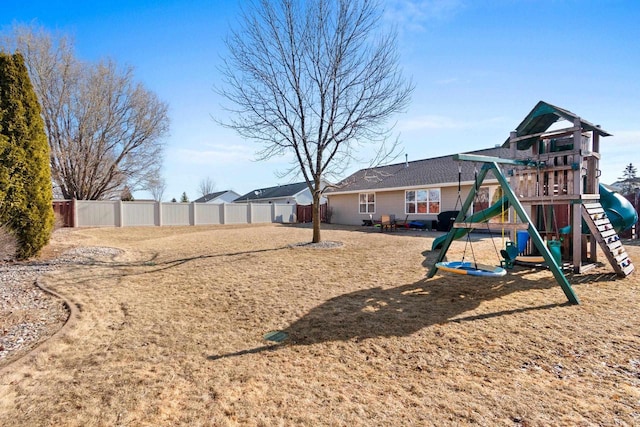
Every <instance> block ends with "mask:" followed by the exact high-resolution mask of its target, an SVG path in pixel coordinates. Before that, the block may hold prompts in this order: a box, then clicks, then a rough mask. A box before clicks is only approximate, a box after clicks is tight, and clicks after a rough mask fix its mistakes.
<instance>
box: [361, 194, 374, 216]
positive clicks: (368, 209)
mask: <svg viewBox="0 0 640 427" xmlns="http://www.w3.org/2000/svg"><path fill="white" fill-rule="evenodd" d="M358 205H359V212H360V213H361V214H365V213H375V211H376V193H360V196H359V203H358Z"/></svg>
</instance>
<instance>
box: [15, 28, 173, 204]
mask: <svg viewBox="0 0 640 427" xmlns="http://www.w3.org/2000/svg"><path fill="white" fill-rule="evenodd" d="M4 44H5V45H8V46H12V47H13V48H15V49H17V50H19V51H20V52H22V53H23V55H24V56H25V60H26V63H27V67H28V68H29V74H30V77H31V80H32V82H33V85H34V88H35V90H36V93H37V95H38V98H39V100H40V103H41V105H42V114H43V117H44V121H45V127H46V131H47V136H48V138H49V145H50V147H51V174H52V179H53V181H54V185H55V187H56V188H58V189H59V190H60V192H61V193H62V195H63V197H65V198H75V199H90V200H94V199H102V198H112V197H119V195H120V194H121V193H122V191H123V189H124V188H125V187H128V188H129V189H130V190H131V191H135V190H136V189H141V188H143V187H144V185H145V184H146V183H147V181H148V179H149V177H151V176H155V175H157V174H158V171H159V169H160V167H161V164H162V151H163V145H162V143H161V138H162V137H163V136H164V135H165V134H166V133H167V132H168V129H169V119H168V113H167V109H168V107H167V105H166V103H164V102H162V101H160V100H159V99H158V98H157V96H156V95H155V94H154V93H152V92H150V91H148V90H147V89H145V88H144V87H143V86H142V85H141V84H139V83H135V82H134V76H133V69H132V68H124V69H121V68H119V67H118V66H117V65H116V64H115V62H113V61H111V60H104V61H101V62H99V63H97V64H90V63H83V62H80V61H78V60H77V59H76V58H75V57H74V54H73V43H72V42H71V41H70V40H69V39H68V38H67V37H65V36H60V35H58V36H52V35H51V34H50V33H48V32H46V31H45V30H44V29H42V28H37V27H35V26H27V27H25V26H16V27H15V28H14V30H13V33H12V35H11V36H9V37H7V38H5V40H4Z"/></svg>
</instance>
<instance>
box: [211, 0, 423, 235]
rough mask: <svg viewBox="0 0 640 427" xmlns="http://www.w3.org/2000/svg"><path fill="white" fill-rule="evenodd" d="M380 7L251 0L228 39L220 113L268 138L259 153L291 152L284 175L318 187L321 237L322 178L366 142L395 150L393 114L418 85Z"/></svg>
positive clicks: (337, 0) (356, 1)
mask: <svg viewBox="0 0 640 427" xmlns="http://www.w3.org/2000/svg"><path fill="white" fill-rule="evenodd" d="M381 15H382V10H381V8H380V4H379V3H378V2H376V1H369V0H307V1H302V0H272V1H270V0H252V1H249V2H248V4H247V6H246V7H245V9H244V10H243V13H242V16H241V17H240V20H239V24H238V28H236V29H235V30H232V31H231V32H230V34H229V36H228V37H227V39H226V45H227V48H228V50H229V56H228V57H227V58H226V59H225V62H224V63H223V65H222V67H221V72H222V75H223V78H224V86H222V87H220V88H218V89H217V91H218V93H219V94H221V95H222V96H224V97H225V98H226V99H227V100H228V101H229V102H230V106H228V107H227V111H228V112H229V113H231V114H230V118H229V119H227V120H226V121H219V122H220V123H221V124H222V125H224V126H227V127H229V128H231V129H234V130H235V131H236V132H237V133H238V134H239V135H240V136H242V137H244V138H247V139H251V140H254V141H257V142H259V143H261V144H262V146H263V147H262V149H261V150H260V151H258V157H259V158H260V159H268V158H271V157H274V156H280V155H283V154H285V153H290V154H292V155H293V157H294V159H295V161H294V164H293V165H292V167H291V168H290V169H289V170H287V171H286V172H285V173H287V174H289V173H290V174H294V173H295V174H298V175H302V176H303V177H304V179H305V180H306V181H307V184H308V186H309V189H310V191H311V192H312V194H313V195H314V204H315V205H316V206H315V207H316V209H314V235H313V241H314V242H318V241H320V221H319V218H317V216H318V215H316V214H317V213H319V200H320V194H321V192H322V188H323V179H325V178H326V177H332V176H334V177H335V176H339V175H340V174H342V173H343V172H344V171H345V170H346V169H347V168H348V167H349V164H350V163H351V162H352V161H354V160H357V159H356V157H355V155H356V153H357V151H358V149H359V148H361V147H362V146H364V145H366V144H372V145H373V146H377V147H378V148H379V151H378V154H377V155H376V156H375V157H376V159H378V160H380V159H385V158H387V157H388V156H389V155H391V153H393V152H394V151H395V148H396V147H397V140H395V142H393V143H391V144H387V142H388V140H389V138H390V132H391V128H390V127H389V126H388V125H387V121H388V120H389V118H390V117H391V116H392V115H393V114H395V113H398V112H401V111H403V110H404V109H405V108H406V107H407V105H408V103H409V100H410V95H411V93H412V91H413V86H412V84H411V83H407V82H406V81H405V79H404V78H403V76H402V73H401V71H400V70H399V68H398V52H397V48H396V44H397V40H396V35H395V33H394V32H391V33H388V34H382V33H380V32H379V29H380V27H379V22H380V20H381Z"/></svg>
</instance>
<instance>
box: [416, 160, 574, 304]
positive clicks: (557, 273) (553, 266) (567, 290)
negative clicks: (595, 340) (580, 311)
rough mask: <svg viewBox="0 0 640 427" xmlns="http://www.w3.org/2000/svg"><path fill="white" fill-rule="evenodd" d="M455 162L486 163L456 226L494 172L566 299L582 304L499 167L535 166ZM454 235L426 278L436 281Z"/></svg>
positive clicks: (523, 162)
mask: <svg viewBox="0 0 640 427" xmlns="http://www.w3.org/2000/svg"><path fill="white" fill-rule="evenodd" d="M453 158H454V160H464V161H472V162H482V163H484V165H483V166H482V168H481V169H480V172H479V173H478V176H477V178H476V183H475V185H474V186H473V187H472V188H471V191H469V195H468V196H467V199H466V200H465V202H464V203H463V205H462V208H461V209H460V212H458V216H457V217H456V220H455V222H457V223H459V222H462V221H463V220H464V218H465V217H466V216H467V212H468V211H469V208H470V207H471V203H472V202H473V200H474V198H475V195H476V192H477V190H478V188H480V185H481V184H482V182H483V181H484V179H485V178H486V176H487V173H488V172H489V171H492V172H493V174H494V176H495V177H496V179H497V180H498V183H499V184H500V187H502V192H503V193H502V194H504V195H505V196H506V197H507V199H508V200H509V203H510V204H511V206H513V209H514V210H515V212H516V214H517V215H518V218H519V219H520V221H522V223H525V224H528V228H527V232H528V233H529V236H530V238H531V241H532V242H533V244H534V245H535V247H536V248H537V249H538V251H539V252H540V254H541V255H542V257H543V258H544V260H545V262H546V263H547V265H548V266H549V269H550V270H551V272H552V273H553V277H554V278H555V279H556V282H558V284H559V285H560V287H561V288H562V290H563V291H564V294H565V296H566V297H567V299H568V300H569V302H570V303H571V304H580V301H579V300H578V297H577V296H576V294H575V293H574V292H573V288H572V287H571V284H570V283H569V281H568V280H567V278H566V277H565V275H564V273H563V272H562V270H561V268H560V266H559V265H558V263H556V260H555V258H554V257H553V256H552V255H551V252H549V249H548V248H547V245H545V244H544V241H543V240H542V237H541V236H540V233H538V230H537V229H536V228H535V227H534V226H533V224H532V223H531V218H529V215H528V214H527V212H526V211H525V210H524V207H523V206H522V204H521V203H520V201H519V200H518V198H517V197H516V195H515V193H514V192H513V190H512V189H511V187H510V186H509V183H508V182H507V179H506V178H505V177H504V175H503V174H502V172H501V171H500V168H499V166H498V164H499V163H500V164H511V165H516V166H538V165H537V164H536V163H535V162H532V161H527V160H511V159H502V158H500V157H490V156H481V155H475V154H456V155H455V156H454V157H453ZM470 230H471V229H468V230H467V231H470ZM455 232H456V230H455V229H454V228H452V229H451V231H449V233H448V234H447V239H446V240H445V241H444V242H443V243H442V248H441V249H440V253H439V254H438V258H436V261H435V262H434V264H433V265H432V266H431V268H430V269H429V273H428V274H427V278H431V277H433V276H434V275H435V274H436V272H437V271H438V267H436V265H437V263H439V262H441V261H442V260H443V259H444V256H445V255H446V253H447V251H448V250H449V247H450V246H451V242H452V241H453V239H454V236H455Z"/></svg>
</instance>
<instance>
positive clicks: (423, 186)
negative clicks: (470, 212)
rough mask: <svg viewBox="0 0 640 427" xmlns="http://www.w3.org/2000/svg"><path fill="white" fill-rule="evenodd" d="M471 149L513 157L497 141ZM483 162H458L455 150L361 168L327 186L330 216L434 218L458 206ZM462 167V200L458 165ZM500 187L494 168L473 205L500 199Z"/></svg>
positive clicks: (339, 220) (349, 221)
mask: <svg viewBox="0 0 640 427" xmlns="http://www.w3.org/2000/svg"><path fill="white" fill-rule="evenodd" d="M472 153H473V154H479V155H484V156H493V157H502V158H511V151H510V149H508V148H502V147H495V148H489V149H485V150H478V151H473V152H472ZM482 165H483V164H482V163H479V164H475V163H473V162H465V161H461V162H458V161H456V160H454V159H453V155H448V156H442V157H435V158H431V159H423V160H416V161H411V162H404V163H397V164H393V165H387V166H380V167H376V168H368V169H361V170H359V171H358V172H356V173H354V174H353V175H351V176H349V177H348V178H346V179H344V180H343V181H342V182H340V183H339V184H337V185H336V186H335V187H333V188H330V189H327V191H326V193H325V194H326V196H327V197H328V199H329V208H330V209H331V210H332V218H331V221H332V222H333V223H335V224H344V225H362V224H363V222H364V221H366V220H369V219H373V220H379V219H380V216H381V215H387V214H390V215H395V217H396V219H398V220H404V219H405V218H408V220H409V221H411V220H422V221H435V220H437V218H438V214H440V213H441V212H446V211H452V210H460V208H461V205H462V203H464V201H465V199H466V197H467V195H468V194H469V190H470V189H471V188H472V185H473V183H474V180H475V171H476V170H477V171H479V170H480V168H481V167H482ZM459 167H460V169H461V173H460V175H461V178H460V188H461V191H460V201H458V170H459ZM498 188H499V185H498V184H497V180H496V179H495V177H494V176H493V174H492V173H489V174H488V175H487V178H486V179H485V180H484V183H483V185H482V187H481V188H480V189H479V191H478V193H479V194H478V196H476V198H475V199H474V205H473V209H475V210H480V209H485V208H486V207H488V206H489V204H491V203H492V202H495V201H497V200H498V197H499V196H500V194H496V190H497V189H498Z"/></svg>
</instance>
